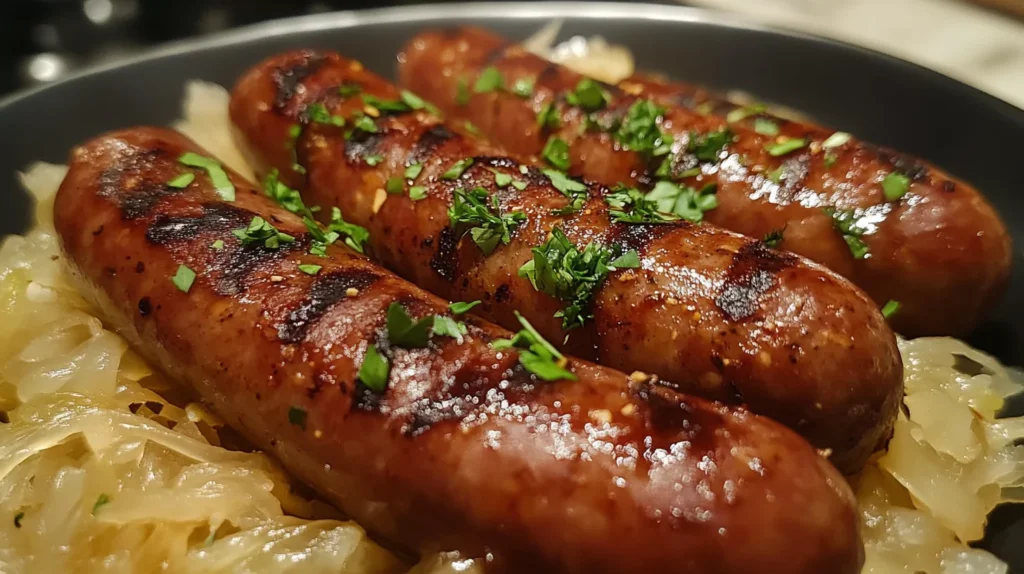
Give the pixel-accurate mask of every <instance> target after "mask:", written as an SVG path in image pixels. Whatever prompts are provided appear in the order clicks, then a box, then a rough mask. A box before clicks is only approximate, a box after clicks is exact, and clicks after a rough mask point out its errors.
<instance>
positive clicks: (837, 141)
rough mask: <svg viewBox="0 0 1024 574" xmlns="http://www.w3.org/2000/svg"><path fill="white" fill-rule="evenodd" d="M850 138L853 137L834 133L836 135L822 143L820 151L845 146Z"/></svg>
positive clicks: (843, 133) (842, 133)
mask: <svg viewBox="0 0 1024 574" xmlns="http://www.w3.org/2000/svg"><path fill="white" fill-rule="evenodd" d="M852 137H853V136H851V135H850V134H848V133H846V132H836V133H834V134H832V135H830V136H828V139H826V140H825V141H824V142H822V143H821V148H822V149H833V148H837V147H839V146H841V145H843V144H845V143H846V142H848V141H850V139H851V138H852Z"/></svg>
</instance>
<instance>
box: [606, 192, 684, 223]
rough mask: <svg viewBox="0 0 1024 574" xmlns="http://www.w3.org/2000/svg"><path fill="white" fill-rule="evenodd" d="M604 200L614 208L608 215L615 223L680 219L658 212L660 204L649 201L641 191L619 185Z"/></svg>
mask: <svg viewBox="0 0 1024 574" xmlns="http://www.w3.org/2000/svg"><path fill="white" fill-rule="evenodd" d="M604 200H605V201H606V202H607V203H608V205H609V206H610V207H611V208H612V209H610V210H608V215H609V216H610V217H611V219H612V221H614V222H615V223H665V222H668V221H674V220H676V219H678V216H676V215H675V214H673V213H662V212H660V211H658V202H657V201H653V200H649V199H647V196H646V194H644V193H643V192H642V191H640V190H639V189H636V188H635V187H626V186H624V185H621V184H620V185H619V186H618V187H616V188H615V191H613V192H612V193H609V194H608V195H606V196H605V198H604Z"/></svg>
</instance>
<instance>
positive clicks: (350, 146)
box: [345, 131, 388, 163]
mask: <svg viewBox="0 0 1024 574" xmlns="http://www.w3.org/2000/svg"><path fill="white" fill-rule="evenodd" d="M387 137H388V132H387V131H379V132H372V133H367V132H364V131H358V132H356V133H354V134H352V138H351V139H349V140H347V141H346V142H345V159H347V160H348V161H349V162H351V163H354V162H356V161H365V158H366V157H368V156H371V155H378V154H380V153H381V152H382V151H384V145H383V144H384V141H385V140H386V139H387Z"/></svg>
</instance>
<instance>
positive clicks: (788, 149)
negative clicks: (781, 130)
mask: <svg viewBox="0 0 1024 574" xmlns="http://www.w3.org/2000/svg"><path fill="white" fill-rule="evenodd" d="M806 146H807V140H806V139H804V138H791V139H787V140H785V141H782V142H776V143H770V144H768V145H766V146H764V149H766V150H768V155H770V156H772V157H779V156H781V155H786V154H788V153H792V152H795V151H796V150H798V149H801V148H803V147H806Z"/></svg>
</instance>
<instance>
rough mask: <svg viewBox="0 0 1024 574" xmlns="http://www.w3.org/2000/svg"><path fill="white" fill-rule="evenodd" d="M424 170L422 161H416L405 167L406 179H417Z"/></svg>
mask: <svg viewBox="0 0 1024 574" xmlns="http://www.w3.org/2000/svg"><path fill="white" fill-rule="evenodd" d="M421 171H423V164H422V163H414V164H412V165H410V166H408V167H406V168H405V173H404V174H403V175H405V179H416V178H417V177H419V176H420V172H421Z"/></svg>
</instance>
